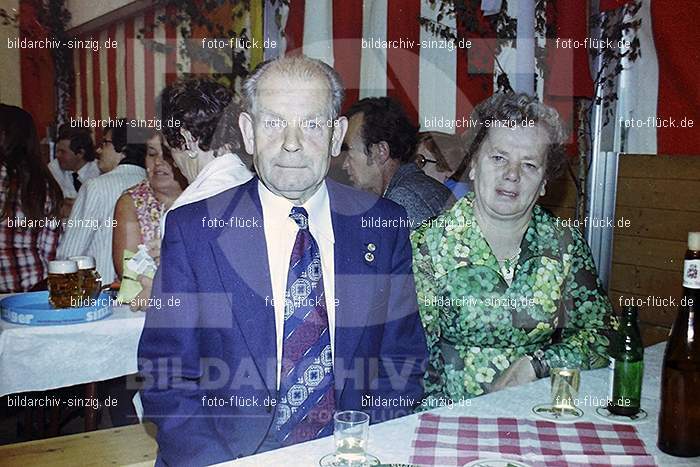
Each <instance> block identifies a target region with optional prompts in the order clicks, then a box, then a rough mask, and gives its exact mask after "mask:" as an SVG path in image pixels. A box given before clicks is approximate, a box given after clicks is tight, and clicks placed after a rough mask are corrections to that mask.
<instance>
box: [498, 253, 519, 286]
mask: <svg viewBox="0 0 700 467" xmlns="http://www.w3.org/2000/svg"><path fill="white" fill-rule="evenodd" d="M518 257H520V248H518V250H517V251H516V252H515V254H514V255H513V256H511V257H510V258H505V259H500V260H498V265H499V266H500V268H501V274H503V278H504V279H505V280H506V282H507V283H508V285H510V284H511V282H513V276H514V275H515V267H516V266H517V265H518Z"/></svg>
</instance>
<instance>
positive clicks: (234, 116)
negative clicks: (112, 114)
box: [158, 78, 253, 226]
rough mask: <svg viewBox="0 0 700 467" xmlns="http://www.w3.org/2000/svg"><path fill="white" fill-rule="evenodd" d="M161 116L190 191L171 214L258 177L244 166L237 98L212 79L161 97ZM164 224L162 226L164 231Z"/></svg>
mask: <svg viewBox="0 0 700 467" xmlns="http://www.w3.org/2000/svg"><path fill="white" fill-rule="evenodd" d="M158 107H159V110H160V113H161V119H162V121H163V122H164V123H165V122H168V121H176V122H178V124H177V125H173V126H168V125H165V124H164V125H163V136H165V143H166V145H167V146H168V148H169V149H170V150H171V152H172V155H173V159H174V160H175V164H176V165H177V167H178V168H179V169H180V170H181V171H182V173H183V175H184V176H185V177H186V178H187V181H188V182H189V186H188V187H187V188H186V189H185V191H184V192H183V193H182V195H181V196H180V197H178V199H177V200H176V201H175V203H174V204H173V205H172V206H171V208H170V209H175V208H176V207H179V206H182V205H185V204H189V203H192V202H194V201H199V200H201V199H204V198H208V197H210V196H214V195H216V194H218V193H221V192H222V191H224V190H228V189H229V188H233V187H235V186H238V185H241V184H243V183H245V182H247V181H248V180H250V179H251V178H252V177H253V173H252V172H251V171H250V170H249V168H248V167H247V166H246V164H244V163H243V162H242V161H241V158H240V157H239V155H238V153H240V152H241V148H242V144H241V141H242V139H241V134H240V130H239V129H238V116H239V114H240V108H239V107H238V105H237V104H236V103H235V102H234V100H233V93H232V92H231V91H230V90H229V89H227V88H226V87H224V86H223V85H221V84H219V83H217V82H216V81H212V80H210V79H202V78H197V79H188V80H181V81H177V82H175V83H173V84H171V85H170V86H168V87H166V88H165V89H164V90H163V93H162V94H161V97H160V101H159V105H158ZM164 221H165V219H163V222H162V224H161V225H163V226H164Z"/></svg>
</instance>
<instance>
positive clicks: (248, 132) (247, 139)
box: [238, 112, 255, 156]
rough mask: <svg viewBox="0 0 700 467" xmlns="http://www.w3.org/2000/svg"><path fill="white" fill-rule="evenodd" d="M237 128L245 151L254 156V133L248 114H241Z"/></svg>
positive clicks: (251, 119)
mask: <svg viewBox="0 0 700 467" xmlns="http://www.w3.org/2000/svg"><path fill="white" fill-rule="evenodd" d="M238 127H239V128H240V129H241V135H243V145H244V146H245V151H246V152H247V153H248V154H250V155H251V156H252V155H254V154H255V131H254V129H253V117H251V116H250V114H249V113H248V112H241V115H240V116H239V117H238Z"/></svg>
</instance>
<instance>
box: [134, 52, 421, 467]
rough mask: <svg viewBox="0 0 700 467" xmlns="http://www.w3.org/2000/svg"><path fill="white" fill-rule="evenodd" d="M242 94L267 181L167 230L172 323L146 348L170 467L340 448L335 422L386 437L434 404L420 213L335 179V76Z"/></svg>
mask: <svg viewBox="0 0 700 467" xmlns="http://www.w3.org/2000/svg"><path fill="white" fill-rule="evenodd" d="M243 94H244V98H245V104H246V112H244V113H242V114H241V117H240V121H239V124H240V128H241V132H242V134H243V139H244V142H245V147H246V151H247V152H249V153H250V154H252V155H253V158H254V163H255V168H256V171H257V173H258V177H259V178H258V177H255V178H253V179H252V180H251V181H250V182H248V183H246V184H244V185H241V186H239V187H236V188H232V189H230V190H228V191H225V192H223V193H221V194H218V195H216V196H214V197H211V198H208V199H206V200H203V201H200V202H197V203H193V204H189V205H186V206H182V207H180V208H178V209H175V210H174V211H172V212H171V213H170V214H169V215H168V218H167V228H166V230H165V231H166V236H165V239H164V240H163V245H162V250H161V265H160V268H159V270H158V273H157V275H156V278H155V281H154V292H153V298H154V299H155V300H154V303H160V304H161V308H160V309H158V308H151V309H150V310H149V311H148V314H147V318H146V325H145V328H144V331H143V335H142V337H141V343H140V347H139V364H140V369H141V372H142V374H143V376H144V389H143V390H142V400H143V406H144V409H145V416H146V417H147V418H150V419H151V420H153V421H154V422H155V423H156V424H157V425H158V444H159V448H160V450H159V454H158V463H160V464H161V465H163V464H187V465H198V464H210V463H216V462H221V461H226V460H229V459H233V458H237V457H241V456H248V455H251V454H254V453H257V452H263V451H266V450H270V449H274V448H278V447H282V446H286V445H290V444H294V443H299V442H304V441H307V440H312V439H315V438H318V437H322V436H326V435H330V434H332V433H333V414H334V413H335V412H337V411H342V410H362V411H365V412H367V413H368V414H369V415H370V419H371V422H372V423H376V422H380V421H382V420H386V419H390V418H394V417H397V416H401V415H405V414H408V413H410V412H411V411H412V409H413V408H414V407H415V406H416V405H417V404H419V403H420V401H421V398H422V397H423V387H422V378H423V373H424V370H425V361H426V353H427V349H426V342H425V336H424V333H423V328H422V325H421V322H420V319H419V316H418V310H417V301H416V294H415V287H414V282H413V276H412V273H411V262H412V259H411V247H410V243H409V238H408V228H407V227H406V225H405V224H406V222H405V217H406V213H405V211H404V209H403V208H401V207H400V206H398V205H397V204H394V203H393V202H391V201H388V200H382V199H380V198H378V197H376V196H374V195H371V194H368V193H363V192H360V191H356V190H354V189H352V188H350V187H347V186H344V185H340V184H337V183H335V182H333V181H331V180H330V179H326V174H327V172H328V168H329V161H330V158H331V156H333V157H335V156H337V155H338V154H339V153H340V147H341V144H342V141H343V137H344V135H345V132H346V130H347V120H346V119H345V118H344V117H339V113H340V105H341V102H342V98H343V88H342V84H341V82H340V79H339V77H338V75H337V73H336V72H335V71H334V70H333V69H332V68H330V67H329V66H327V65H325V64H324V63H322V62H320V61H317V60H312V59H308V58H305V57H287V58H281V59H277V60H273V61H269V62H266V63H264V64H262V65H261V66H259V67H258V69H256V71H255V72H254V73H253V74H252V75H251V76H250V78H248V80H247V81H246V82H245V83H244V87H243ZM370 219H381V220H382V223H381V225H382V227H381V228H380V227H377V222H373V223H370V222H368V220H370ZM368 225H371V227H368Z"/></svg>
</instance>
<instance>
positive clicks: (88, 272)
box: [68, 256, 102, 305]
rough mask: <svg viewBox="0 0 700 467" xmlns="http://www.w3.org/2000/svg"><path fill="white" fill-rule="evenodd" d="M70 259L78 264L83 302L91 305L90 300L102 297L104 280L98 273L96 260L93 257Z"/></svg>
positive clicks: (73, 257) (72, 257)
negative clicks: (101, 290) (101, 291)
mask: <svg viewBox="0 0 700 467" xmlns="http://www.w3.org/2000/svg"><path fill="white" fill-rule="evenodd" d="M68 259H69V260H73V261H75V262H76V263H78V275H79V276H80V281H81V284H82V285H81V290H82V294H83V302H84V303H85V305H87V304H89V303H90V299H95V298H97V296H98V295H100V289H101V288H102V278H101V277H100V274H99V273H98V272H97V268H96V264H95V258H93V257H92V256H71V257H70V258H68Z"/></svg>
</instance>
